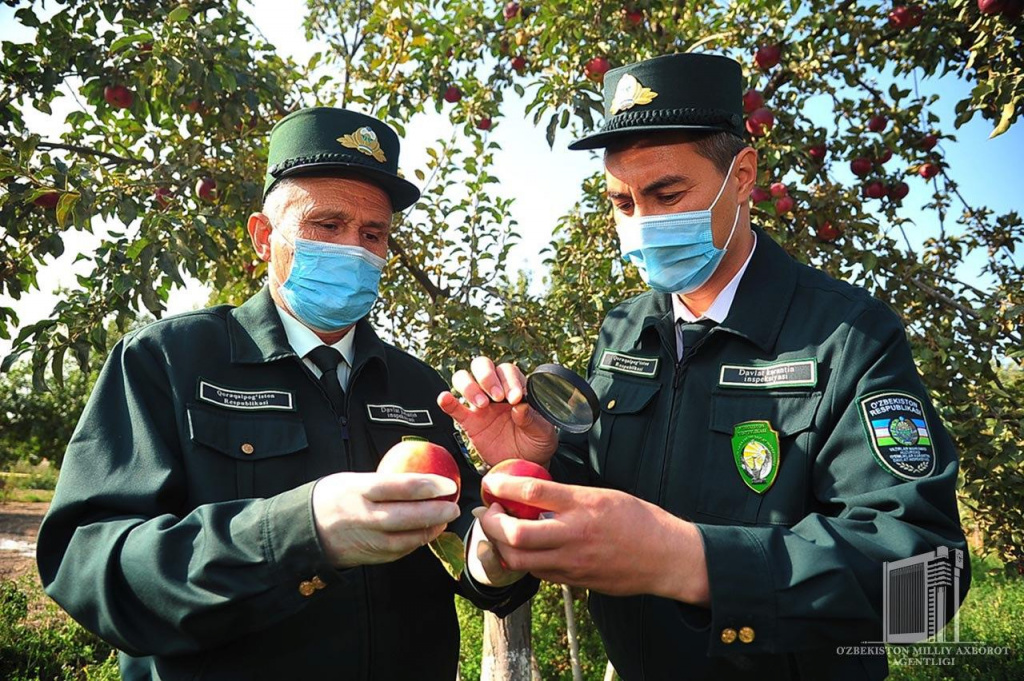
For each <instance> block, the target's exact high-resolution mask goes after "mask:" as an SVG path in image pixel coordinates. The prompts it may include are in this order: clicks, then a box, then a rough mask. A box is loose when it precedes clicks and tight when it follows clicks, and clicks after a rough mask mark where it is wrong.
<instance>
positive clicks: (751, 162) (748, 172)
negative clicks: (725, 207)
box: [736, 147, 757, 204]
mask: <svg viewBox="0 0 1024 681" xmlns="http://www.w3.org/2000/svg"><path fill="white" fill-rule="evenodd" d="M736 178H737V180H739V186H738V187H737V188H736V198H737V199H738V200H739V203H741V204H743V203H746V202H747V200H748V199H750V191H751V190H752V189H753V188H754V185H755V184H757V150H756V149H754V148H753V147H746V148H745V149H743V150H742V151H740V153H738V154H737V155H736Z"/></svg>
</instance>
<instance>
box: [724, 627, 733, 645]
mask: <svg viewBox="0 0 1024 681" xmlns="http://www.w3.org/2000/svg"><path fill="white" fill-rule="evenodd" d="M735 640H736V630H735V629H731V628H725V629H722V643H732V642H733V641H735Z"/></svg>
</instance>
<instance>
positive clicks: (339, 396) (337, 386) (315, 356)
mask: <svg viewBox="0 0 1024 681" xmlns="http://www.w3.org/2000/svg"><path fill="white" fill-rule="evenodd" d="M306 357H308V358H309V359H310V360H312V362H313V364H315V365H316V368H317V369H319V370H320V371H321V372H322V373H321V375H320V385H322V386H323V388H324V392H326V393H327V397H329V398H330V400H331V406H333V407H334V413H336V414H337V415H338V416H344V414H345V391H344V390H342V388H341V381H339V380H338V364H339V363H340V362H341V353H340V352H338V351H337V350H335V349H334V348H332V347H330V346H327V345H321V346H320V347H318V348H314V349H313V350H310V352H309V354H307V355H306Z"/></svg>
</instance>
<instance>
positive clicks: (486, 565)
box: [466, 504, 526, 587]
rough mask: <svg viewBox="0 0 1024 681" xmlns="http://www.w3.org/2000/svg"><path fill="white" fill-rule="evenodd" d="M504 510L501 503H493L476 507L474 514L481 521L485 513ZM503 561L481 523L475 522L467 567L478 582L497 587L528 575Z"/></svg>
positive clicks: (468, 547) (467, 551)
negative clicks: (486, 506)
mask: <svg viewBox="0 0 1024 681" xmlns="http://www.w3.org/2000/svg"><path fill="white" fill-rule="evenodd" d="M504 512H505V511H504V509H502V508H501V506H500V505H499V504H491V507H490V508H484V507H482V506H481V507H480V508H474V509H473V516H474V517H475V518H476V519H477V520H478V521H479V520H480V518H483V517H484V516H485V515H494V514H496V513H504ZM503 563H504V561H503V560H502V558H501V555H500V554H499V553H498V550H497V549H496V548H494V544H492V543H491V542H489V541H488V540H487V537H486V535H484V533H483V532H482V531H481V530H480V526H479V523H475V524H474V525H473V529H472V530H470V535H469V545H468V546H467V547H466V569H467V570H469V572H470V574H472V575H473V579H475V580H476V581H477V582H479V583H481V584H484V585H486V586H495V587H501V586H508V585H510V584H514V583H516V582H518V581H519V580H520V579H522V578H523V577H524V576H525V575H526V572H523V571H517V570H509V569H507V568H506V567H505V566H504V565H503Z"/></svg>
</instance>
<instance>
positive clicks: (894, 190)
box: [889, 182, 910, 201]
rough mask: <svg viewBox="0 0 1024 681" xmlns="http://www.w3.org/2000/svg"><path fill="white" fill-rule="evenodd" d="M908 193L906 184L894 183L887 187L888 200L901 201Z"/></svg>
mask: <svg viewBox="0 0 1024 681" xmlns="http://www.w3.org/2000/svg"><path fill="white" fill-rule="evenodd" d="M909 193H910V185H908V184H907V183H906V182H895V183H893V184H890V185H889V198H890V199H893V200H894V201H902V200H903V199H904V198H906V196H907V194H909Z"/></svg>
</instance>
